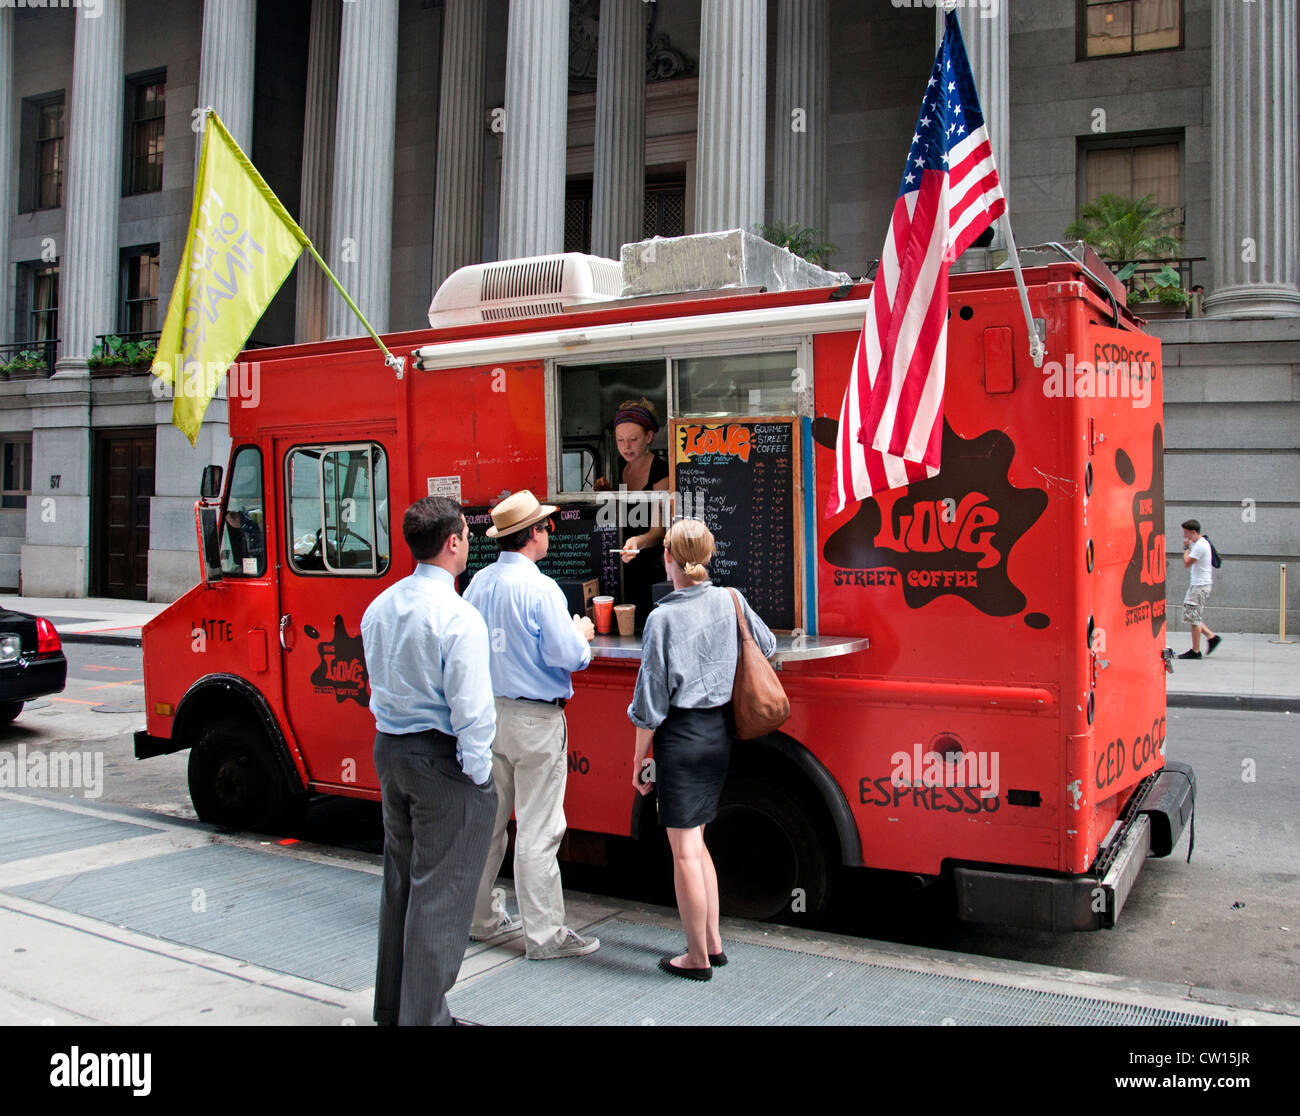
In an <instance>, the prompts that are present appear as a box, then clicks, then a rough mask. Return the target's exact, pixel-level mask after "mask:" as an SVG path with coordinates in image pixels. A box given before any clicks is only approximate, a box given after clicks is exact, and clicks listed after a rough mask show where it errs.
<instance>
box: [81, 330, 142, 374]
mask: <svg viewBox="0 0 1300 1116" xmlns="http://www.w3.org/2000/svg"><path fill="white" fill-rule="evenodd" d="M157 352H158V343H157V342H156V341H123V340H122V338H120V337H118V336H117V335H116V334H113V335H111V336H109V337H105V338H104V342H103V344H101V345H96V346H95V347H94V348H93V349H92V350H91V351H90V357H89V359H88V360H87V361H86V363H87V364H88V365H90V367H91V368H115V367H118V366H121V365H124V366H125V367H127V368H138V367H140V366H141V365H150V364H152V363H153V358H154V355H155V354H156V353H157Z"/></svg>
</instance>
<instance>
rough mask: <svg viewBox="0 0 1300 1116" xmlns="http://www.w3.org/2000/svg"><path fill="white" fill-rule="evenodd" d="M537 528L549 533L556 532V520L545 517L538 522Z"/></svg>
mask: <svg viewBox="0 0 1300 1116" xmlns="http://www.w3.org/2000/svg"><path fill="white" fill-rule="evenodd" d="M537 529H538V530H539V531H545V532H546V533H547V534H548V535H552V534H554V533H555V520H554V519H543V520H542V521H541V523H538V524H537Z"/></svg>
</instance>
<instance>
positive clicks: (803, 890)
mask: <svg viewBox="0 0 1300 1116" xmlns="http://www.w3.org/2000/svg"><path fill="white" fill-rule="evenodd" d="M814 816H815V815H814V811H812V810H810V809H809V807H808V806H807V805H806V804H805V803H803V802H802V801H800V800H799V799H798V798H796V797H795V796H794V795H793V794H791V793H789V792H788V791H786V790H784V789H783V788H781V787H778V786H775V785H773V784H772V783H769V782H767V781H761V780H760V779H758V778H755V777H754V776H752V775H738V776H735V777H733V778H731V779H729V780H728V781H727V785H726V788H725V789H724V790H723V792H722V802H721V803H720V804H719V807H718V816H717V818H716V820H714V821H713V823H712V824H710V825H709V826H708V828H707V829H706V830H705V834H704V837H705V841H706V843H707V844H708V847H709V853H710V855H711V856H712V857H713V863H714V865H715V866H716V868H717V871H718V896H719V900H720V903H721V907H722V913H723V914H725V915H731V916H733V917H736V918H754V919H781V920H783V921H788V920H790V919H792V918H793V919H795V920H798V921H805V920H808V921H810V920H812V919H814V918H816V917H817V916H818V915H820V914H821V913H822V912H823V911H824V910H825V908H826V906H827V902H828V900H829V896H830V880H831V871H832V864H831V856H830V854H829V853H828V851H827V844H826V841H825V839H824V838H823V835H822V834H821V833H819V832H818V827H817V825H816V824H815V822H814V820H813V818H814Z"/></svg>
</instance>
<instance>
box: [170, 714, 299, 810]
mask: <svg viewBox="0 0 1300 1116" xmlns="http://www.w3.org/2000/svg"><path fill="white" fill-rule="evenodd" d="M189 782H190V799H191V801H193V803H194V810H195V812H196V813H197V814H198V815H199V817H200V818H201V819H202V820H203V821H205V822H210V823H212V824H213V825H220V826H225V827H228V828H231V829H255V830H263V831H268V832H281V831H284V830H287V829H292V828H294V827H295V826H297V825H300V824H301V823H302V822H303V821H304V820H305V818H306V811H307V796H306V795H305V794H302V793H301V792H296V791H294V790H293V789H291V788H290V786H289V784H288V781H287V780H286V779H285V777H284V773H283V772H282V771H281V770H280V765H279V763H278V762H277V761H276V758H275V756H274V755H272V754H271V744H270V742H269V741H268V740H267V738H266V734H265V733H264V732H262V731H261V730H260V729H259V728H257V727H256V726H254V725H253V724H252V723H251V722H249V721H243V720H236V719H230V718H227V719H224V720H220V721H214V722H212V723H211V724H209V725H206V726H205V727H204V728H203V729H202V730H201V731H200V732H199V735H198V739H197V740H195V742H194V744H193V746H192V747H191V748H190V763H189Z"/></svg>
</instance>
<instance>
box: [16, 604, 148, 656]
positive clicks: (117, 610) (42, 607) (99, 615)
mask: <svg viewBox="0 0 1300 1116" xmlns="http://www.w3.org/2000/svg"><path fill="white" fill-rule="evenodd" d="M166 607H167V605H165V604H153V603H152V602H149V601H119V600H113V599H112V598H109V597H18V596H14V595H12V594H10V595H5V596H0V608H8V609H13V610H14V611H15V612H29V613H31V614H32V615H33V616H44V617H45V618H46V619H47V620H49V621H50V622H51V623H52V624H53V625H54V627H55V628H56V629H57V631H58V633H59V638H60V639H61V640H63V642H64V643H117V644H125V645H126V646H128V647H139V646H140V629H141V628H142V627H144V625H145V624H147V623H148V622H149V621H150V620H152V619H153V618H154V617H155V616H157V615H158V613H160V612H162V610H163V609H165V608H166Z"/></svg>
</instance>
